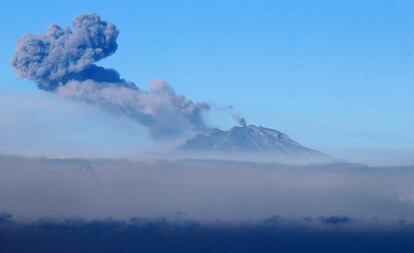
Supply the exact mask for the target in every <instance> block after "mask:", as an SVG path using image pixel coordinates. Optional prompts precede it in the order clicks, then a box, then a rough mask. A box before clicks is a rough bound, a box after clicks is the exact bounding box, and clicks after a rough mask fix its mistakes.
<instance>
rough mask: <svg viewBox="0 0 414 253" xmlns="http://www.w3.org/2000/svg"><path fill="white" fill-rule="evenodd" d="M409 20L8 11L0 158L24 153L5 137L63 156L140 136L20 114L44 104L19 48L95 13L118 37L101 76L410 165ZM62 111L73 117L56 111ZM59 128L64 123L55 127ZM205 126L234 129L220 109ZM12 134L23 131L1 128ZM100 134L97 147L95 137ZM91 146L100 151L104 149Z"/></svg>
mask: <svg viewBox="0 0 414 253" xmlns="http://www.w3.org/2000/svg"><path fill="white" fill-rule="evenodd" d="M413 11H414V2H413V1H408V0H407V1H404V0H402V1H397V0H396V1H381V0H375V1H365V0H363V1H321V0H320V1H276V0H275V1H223V0H220V1H219V0H217V1H203V2H201V1H145V2H144V1H109V0H108V1H52V0H44V1H42V3H41V4H39V3H38V2H36V1H21V0H20V1H19V0H18V1H10V0H3V1H1V2H0V30H1V31H2V36H1V37H0V43H1V47H0V56H1V57H2V61H0V94H1V95H0V106H1V107H2V109H1V110H0V112H1V113H2V114H3V116H2V119H1V121H0V127H2V126H3V127H2V129H3V137H2V138H4V137H5V136H7V137H8V138H9V139H10V140H9V142H8V144H7V145H5V144H3V146H1V147H0V151H2V152H7V151H9V152H11V153H15V152H17V151H19V150H20V151H22V152H23V150H26V149H27V150H28V149H30V147H27V146H24V144H25V141H23V140H19V141H16V142H15V141H13V139H12V138H11V137H10V132H13V133H14V134H15V135H16V136H22V135H21V134H20V132H19V131H24V132H25V133H27V134H28V135H39V136H41V138H42V139H43V140H44V141H43V142H39V143H44V144H42V145H40V144H39V145H40V146H41V147H37V148H39V149H41V150H43V151H42V152H44V153H46V154H47V153H48V152H49V151H50V150H56V146H62V145H63V146H64V145H65V143H66V144H67V147H68V148H69V149H70V147H71V145H74V146H76V144H77V142H76V141H75V140H73V138H71V137H70V136H73V135H76V134H77V136H80V137H82V138H91V140H93V139H94V138H95V139H97V140H98V139H99V138H103V137H104V138H106V139H107V140H108V141H112V142H113V143H115V144H116V145H119V146H120V147H121V146H122V147H125V143H131V142H132V141H131V136H134V135H135V134H136V132H139V131H138V130H137V129H136V127H135V126H131V128H132V129H133V130H128V131H126V130H125V128H128V127H127V126H125V125H122V126H121V127H120V128H119V132H118V131H117V128H116V127H119V125H117V124H118V123H107V122H109V121H111V118H110V117H108V118H106V116H105V115H101V116H99V117H98V118H99V120H96V118H92V119H91V118H90V117H89V116H88V115H90V113H91V112H81V113H75V114H74V116H73V117H70V118H69V119H68V117H63V118H64V119H62V117H61V116H60V117H59V116H58V115H60V114H59V112H56V109H54V110H49V109H48V108H50V107H55V105H59V103H60V102H59V101H57V102H55V104H54V105H51V106H46V105H44V106H43V107H42V106H40V107H36V105H37V103H36V102H33V104H34V105H33V106H34V107H32V108H31V110H32V111H27V110H28V109H27V107H25V106H24V105H22V103H20V102H19V101H23V100H24V101H26V102H27V100H28V99H29V100H30V99H34V100H33V101H43V100H44V96H45V95H43V94H42V93H43V92H41V91H38V90H37V88H36V87H35V84H34V83H33V82H31V81H27V80H19V79H17V78H16V76H15V74H14V73H13V71H12V69H11V67H10V64H9V59H10V56H11V55H12V53H13V51H14V45H15V41H16V39H17V38H19V37H20V36H21V35H22V34H24V33H40V32H43V31H44V30H45V29H46V28H47V26H48V25H49V24H51V23H57V24H59V25H62V26H64V25H67V24H69V23H70V22H71V20H72V19H73V18H74V17H76V16H77V15H79V14H82V13H87V12H97V13H99V14H100V15H101V17H102V18H103V19H104V20H108V21H110V22H112V23H114V24H116V25H117V27H118V28H119V30H120V35H119V39H118V44H119V49H118V51H117V52H116V53H115V54H114V55H112V56H111V57H108V58H107V59H104V60H102V61H100V62H98V64H99V65H103V66H108V67H113V68H115V69H117V70H118V71H119V72H120V73H121V74H122V76H123V77H124V78H126V79H127V80H132V81H134V82H135V83H136V84H137V85H138V86H140V87H142V88H146V86H147V84H148V82H149V81H151V80H166V81H168V82H169V83H170V84H171V85H172V86H173V87H174V88H175V90H176V92H177V93H180V94H184V95H186V96H187V97H189V98H191V99H193V100H196V101H208V102H209V103H211V104H213V105H214V107H216V108H219V107H222V106H227V105H232V106H233V107H234V108H235V110H236V111H237V112H239V113H241V115H243V116H244V117H246V118H247V121H248V123H253V124H259V125H263V126H268V127H272V128H276V129H279V130H281V131H283V132H286V133H287V134H289V135H290V136H291V137H292V138H293V139H295V140H297V141H299V142H300V143H302V144H304V145H307V146H311V147H314V148H317V149H321V150H323V151H325V152H327V153H331V154H334V155H337V156H340V157H346V158H347V157H353V156H359V158H361V157H365V156H366V157H368V156H372V157H375V156H376V157H383V155H384V154H388V155H390V156H397V157H401V159H407V158H409V157H413V156H414V131H412V130H413V129H414V100H413V95H414V16H413V15H412V13H413ZM62 107H63V108H67V110H69V111H70V110H77V109H78V108H77V107H76V106H73V105H67V104H64V105H63V102H62ZM33 108H39V109H33ZM15 112H19V113H21V114H23V115H25V114H24V113H26V114H29V115H48V117H45V118H46V119H44V120H43V119H38V118H39V117H35V118H37V119H36V120H37V121H39V120H40V122H41V123H42V124H51V125H52V126H54V127H53V131H52V130H50V131H43V130H39V129H38V128H36V129H34V128H35V127H34V126H32V123H30V122H29V123H27V126H26V127H22V124H24V122H20V121H21V118H18V117H14V116H12V115H14V114H15ZM31 112H32V113H31ZM79 115H80V116H79ZM102 117H103V118H105V119H102ZM62 120H68V121H69V122H68V124H64V123H59V122H62ZM113 120H114V121H116V119H113ZM209 121H210V123H211V124H212V125H214V126H219V127H223V128H226V127H230V126H231V124H232V122H231V120H230V118H229V117H225V116H224V113H222V112H219V111H218V110H217V109H213V111H212V112H211V113H210V115H209ZM11 122H12V123H13V124H15V125H18V126H17V127H16V128H10V127H8V126H10V125H12V123H11ZM19 122H20V123H21V124H19ZM103 122H105V126H103V127H102V131H101V132H100V133H101V134H100V135H99V134H98V135H97V134H96V131H95V132H94V131H93V129H95V128H96V125H97V124H104V123H103ZM69 123H70V124H69ZM72 124H77V125H78V126H79V128H78V130H76V131H75V130H73V127H71V126H72ZM6 128H8V131H6V132H8V133H7V134H5V133H4V129H6ZM40 129H42V127H40ZM31 131H32V132H31ZM67 133H70V136H69V137H68V136H66V137H65V136H64V135H65V134H67ZM92 133H93V134H95V135H94V136H95V137H94V138H92V137H90V134H92ZM62 135H63V137H62ZM96 135H97V136H96ZM51 136H52V137H53V136H61V137H59V138H57V139H54V138H52V137H51ZM28 138H29V137H28ZM29 139H30V138H29ZM35 140H37V139H34V140H33V141H32V142H34V141H35ZM140 140H141V138H138V140H137V142H138V143H139V142H140ZM55 142H57V143H58V144H56V143H55ZM14 143H19V146H17V145H15V144H14ZM115 144H114V145H115ZM0 145H1V144H0ZM13 145H14V147H13ZM22 145H23V146H22ZM89 145H90V149H93V148H94V145H96V147H98V146H100V144H99V141H96V142H95V141H90V143H89ZM116 145H115V147H116ZM131 145H132V144H131ZM126 147H130V146H128V145H126ZM31 148H33V147H31ZM108 152H109V151H108ZM397 154H398V155H397ZM120 155H121V154H120ZM361 159H362V158H361Z"/></svg>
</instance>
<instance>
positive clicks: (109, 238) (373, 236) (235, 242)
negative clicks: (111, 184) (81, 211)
mask: <svg viewBox="0 0 414 253" xmlns="http://www.w3.org/2000/svg"><path fill="white" fill-rule="evenodd" d="M318 226H320V224H317V223H316V224H311V225H309V224H306V223H304V222H301V221H295V220H285V223H273V224H268V223H262V222H259V223H255V224H235V223H232V224H229V223H222V222H215V223H210V224H203V223H199V222H197V221H191V220H171V219H168V218H158V219H144V218H134V219H131V220H130V221H128V222H123V221H117V220H93V221H86V220H82V219H68V220H40V221H36V222H32V223H26V224H24V223H16V222H9V223H7V224H6V223H0V251H1V252H9V253H14V252H16V253H17V252H19V253H25V252H30V253H36V252H42V253H48V252H61V253H65V252H68V253H69V252H70V253H72V252H79V253H82V252H101V253H105V252H117V253H122V252H147V253H151V252H215V253H217V252H226V253H231V252H237V253H242V252H295V253H301V252H306V253H309V252H319V253H324V252H327V253H328V252H329V253H331V252H336V253H345V252H347V253H348V252H352V253H359V252H361V253H370V252H372V253H374V252H375V253H382V252H384V253H385V252H386V253H388V252H399V253H405V252H407V253H408V252H410V253H411V252H413V251H414V241H413V240H412V238H413V237H414V226H413V225H410V224H394V225H392V226H389V225H388V226H386V225H382V224H376V223H373V224H359V225H357V226H356V227H347V226H338V225H335V226H334V227H325V228H323V229H321V228H320V227H318Z"/></svg>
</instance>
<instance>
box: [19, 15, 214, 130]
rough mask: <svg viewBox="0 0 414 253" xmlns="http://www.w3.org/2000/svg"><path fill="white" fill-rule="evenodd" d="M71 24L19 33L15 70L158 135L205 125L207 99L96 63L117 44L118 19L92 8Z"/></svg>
mask: <svg viewBox="0 0 414 253" xmlns="http://www.w3.org/2000/svg"><path fill="white" fill-rule="evenodd" d="M72 27H73V28H72V29H71V28H70V27H65V28H61V27H59V26H58V25H55V24H53V25H51V26H50V27H49V28H48V30H47V31H46V32H45V33H42V34H38V35H32V34H27V35H24V36H23V37H22V38H20V39H19V40H18V41H17V43H16V51H15V53H14V55H13V57H12V60H11V63H12V66H13V68H14V70H15V72H16V74H17V75H18V76H19V77H21V78H26V79H30V80H33V81H35V82H36V83H37V85H38V87H39V88H40V89H42V90H46V91H50V92H54V93H56V94H58V95H60V96H63V97H66V98H71V99H75V100H79V101H82V102H86V103H90V104H96V105H98V106H100V107H101V108H104V109H106V110H108V111H110V112H112V113H115V114H121V115H124V116H127V117H130V118H132V119H134V120H136V121H137V122H139V123H140V124H143V125H144V126H146V127H147V128H148V129H149V131H150V133H151V134H152V135H153V136H154V137H168V136H175V135H178V134H182V133H183V132H185V131H186V130H188V129H191V128H200V127H204V120H203V113H204V112H206V111H208V110H209V108H210V107H209V105H208V104H207V103H197V102H193V101H191V100H189V99H187V98H186V97H184V96H179V95H177V94H175V92H174V90H173V89H172V87H171V86H170V85H169V84H167V83H166V82H163V81H158V82H153V83H151V84H150V89H149V91H144V90H140V89H139V88H138V87H137V86H136V85H135V84H134V83H133V82H129V81H126V80H124V79H122V78H121V77H120V74H119V73H118V72H117V71H116V70H114V69H106V68H103V67H100V66H97V65H95V62H97V61H99V60H101V59H103V58H105V57H108V56H110V55H112V54H113V53H115V51H116V50H117V48H118V45H117V42H116V40H117V37H118V34H119V31H118V29H117V28H116V26H115V25H113V24H111V23H109V22H105V21H102V20H101V19H100V17H99V16H98V15H97V14H94V13H93V14H84V15H80V16H79V17H77V18H75V19H74V20H73V23H72Z"/></svg>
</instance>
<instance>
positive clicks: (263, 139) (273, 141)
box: [180, 125, 327, 157]
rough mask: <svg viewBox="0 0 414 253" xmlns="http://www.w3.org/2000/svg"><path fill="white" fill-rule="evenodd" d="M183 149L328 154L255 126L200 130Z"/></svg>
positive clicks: (272, 130)
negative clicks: (226, 129)
mask: <svg viewBox="0 0 414 253" xmlns="http://www.w3.org/2000/svg"><path fill="white" fill-rule="evenodd" d="M180 149H181V150H185V151H198V152H211V153H218V154H226V153H232V154H236V153H240V154H243V153H248V154H258V155H272V154H277V155H288V156H307V157H324V156H326V157H327V155H325V154H323V153H321V152H319V151H316V150H313V149H310V148H306V147H304V146H302V145H300V144H299V143H297V142H295V141H294V140H292V139H290V138H289V136H287V135H286V134H284V133H282V132H279V131H277V130H275V129H271V128H265V127H261V126H255V125H248V126H247V125H242V126H234V127H233V128H231V129H230V130H228V131H223V130H220V129H215V128H209V129H205V130H202V131H198V132H196V133H195V134H194V135H192V136H191V137H190V138H188V139H187V140H186V141H185V143H184V144H183V145H181V146H180Z"/></svg>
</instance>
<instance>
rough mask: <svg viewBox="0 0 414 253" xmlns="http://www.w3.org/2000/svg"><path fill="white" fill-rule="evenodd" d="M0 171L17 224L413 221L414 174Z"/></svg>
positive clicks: (253, 169)
mask: <svg viewBox="0 0 414 253" xmlns="http://www.w3.org/2000/svg"><path fill="white" fill-rule="evenodd" d="M0 168H1V169H0V187H1V188H0V210H2V211H6V212H9V213H12V214H13V215H14V216H15V218H16V219H35V218H38V217H44V216H58V217H59V216H62V217H82V218H85V219H96V218H105V217H112V218H115V219H129V218H130V217H145V218H155V217H165V216H169V215H172V214H175V213H176V212H177V211H182V212H184V213H185V214H186V217H188V218H190V219H196V220H203V221H211V220H216V219H222V220H227V221H255V220H261V219H265V218H267V217H270V216H274V215H281V216H283V217H287V218H296V219H299V218H303V217H314V218H316V217H322V216H324V217H329V216H337V217H341V216H347V217H351V218H352V219H360V220H371V219H373V218H375V217H376V218H378V219H381V220H386V221H388V220H389V221H394V222H399V221H400V220H401V219H404V220H407V221H414V186H413V184H412V182H413V180H414V172H413V171H414V170H413V168H412V167H368V166H362V165H355V164H345V163H344V164H342V163H337V164H323V165H316V164H314V165H281V164H274V163H270V164H264V163H254V162H235V161H220V160H167V159H155V158H153V159H150V158H148V156H147V157H146V158H142V159H140V160H82V159H46V158H42V159H40V158H39V159H34V158H18V157H17V158H14V157H2V158H1V159H0ZM327 221H328V220H327ZM345 221H346V220H345ZM331 222H337V223H340V222H344V220H340V219H339V220H331Z"/></svg>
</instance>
